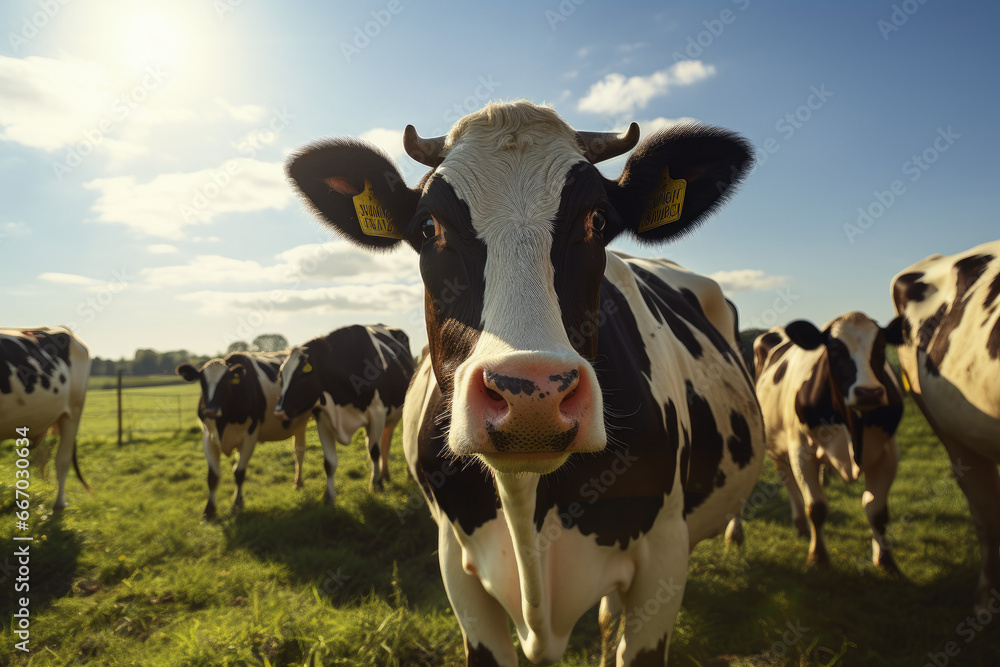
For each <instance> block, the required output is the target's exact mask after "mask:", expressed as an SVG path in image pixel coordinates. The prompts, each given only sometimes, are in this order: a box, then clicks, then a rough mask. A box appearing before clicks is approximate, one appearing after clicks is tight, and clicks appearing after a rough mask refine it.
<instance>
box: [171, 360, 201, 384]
mask: <svg viewBox="0 0 1000 667" xmlns="http://www.w3.org/2000/svg"><path fill="white" fill-rule="evenodd" d="M174 372H175V373H177V374H178V375H180V376H181V377H182V378H184V379H185V380H186V381H188V382H194V381H195V380H197V379H198V378H199V377H200V376H201V373H200V372H199V371H198V369H197V368H195V367H194V366H193V365H191V364H189V363H188V362H186V361H185V362H184V363H183V364H181V365H180V366H178V367H177V368H176V369H174Z"/></svg>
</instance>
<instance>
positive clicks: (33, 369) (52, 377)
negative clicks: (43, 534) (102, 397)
mask: <svg viewBox="0 0 1000 667" xmlns="http://www.w3.org/2000/svg"><path fill="white" fill-rule="evenodd" d="M89 378H90V353H89V352H88V350H87V346H86V345H84V344H83V343H82V342H81V341H80V339H79V338H77V337H76V336H74V335H73V332H72V331H70V330H69V329H67V328H66V327H40V328H38V329H6V328H4V329H0V440H6V439H7V438H17V439H20V438H27V439H28V440H29V441H30V442H31V446H32V447H35V446H37V445H38V443H39V442H41V440H42V438H44V437H45V433H46V432H47V431H48V430H49V428H50V427H52V426H55V427H56V429H57V430H58V432H59V449H58V451H57V453H56V480H57V481H58V483H59V491H58V493H57V494H56V502H55V506H54V509H55V510H57V511H58V510H61V509H63V508H64V507H66V475H67V473H69V464H70V463H71V462H72V463H73V469H74V470H75V471H76V476H77V477H78V478H79V480H80V482H81V483H82V484H83V486H84V487H85V488H86V489H87V491H88V492H89V491H90V487H89V486H87V483H86V482H84V481H83V476H82V475H81V474H80V466H79V465H78V464H77V462H76V434H77V431H78V430H79V428H80V416H81V415H82V414H83V403H84V401H85V400H86V398H87V380H88V379H89ZM47 460H48V452H47V451H45V450H44V449H43V450H40V452H39V461H38V463H39V467H41V468H42V470H43V472H44V467H45V463H46V461H47Z"/></svg>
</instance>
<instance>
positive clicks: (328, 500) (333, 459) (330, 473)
mask: <svg viewBox="0 0 1000 667" xmlns="http://www.w3.org/2000/svg"><path fill="white" fill-rule="evenodd" d="M316 430H317V431H318V432H319V441H320V444H322V445H323V468H324V469H325V470H326V493H325V494H323V504H324V505H333V504H334V502H336V500H337V489H336V487H335V486H334V484H333V478H334V474H335V473H336V472H337V431H336V429H334V428H333V425H332V424H331V423H330V420H329V419H328V418H327V417H326V415H322V416H320V418H319V419H318V420H317V423H316Z"/></svg>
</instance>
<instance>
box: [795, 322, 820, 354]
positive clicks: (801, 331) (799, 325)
mask: <svg viewBox="0 0 1000 667" xmlns="http://www.w3.org/2000/svg"><path fill="white" fill-rule="evenodd" d="M785 335H786V336H788V338H789V340H791V341H792V342H793V343H795V344H796V345H798V346H799V347H801V348H802V349H804V350H815V349H816V348H817V347H819V346H821V345H823V344H824V343H825V342H826V333H825V332H822V331H820V330H819V329H817V328H816V325H815V324H813V323H812V322H810V321H808V320H795V321H794V322H789V323H788V325H787V326H786V327H785Z"/></svg>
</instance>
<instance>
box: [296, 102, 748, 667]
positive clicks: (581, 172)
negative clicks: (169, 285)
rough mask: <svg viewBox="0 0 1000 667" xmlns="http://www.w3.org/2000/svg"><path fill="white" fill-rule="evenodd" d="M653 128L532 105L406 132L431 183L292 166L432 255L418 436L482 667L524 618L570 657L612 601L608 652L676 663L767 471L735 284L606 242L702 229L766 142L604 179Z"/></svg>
mask: <svg viewBox="0 0 1000 667" xmlns="http://www.w3.org/2000/svg"><path fill="white" fill-rule="evenodd" d="M637 140H638V126H637V125H636V124H632V126H631V127H630V128H629V130H628V132H627V133H626V134H625V135H624V136H617V135H614V134H607V133H584V132H576V131H574V130H573V129H572V128H571V127H570V126H569V125H567V124H566V122H565V121H564V120H562V118H560V117H559V116H558V115H557V114H556V112H555V111H554V110H552V109H550V108H547V107H541V106H536V105H534V104H532V103H530V102H525V101H519V102H514V103H509V104H491V105H488V106H487V107H486V108H484V109H482V110H481V111H478V112H476V113H473V114H470V115H468V116H466V117H464V118H462V119H461V120H459V121H458V122H457V123H456V124H455V126H454V127H453V128H452V129H451V131H450V132H449V134H448V135H447V136H446V137H439V138H435V139H422V138H420V137H418V136H417V134H416V132H415V130H414V129H413V127H412V126H409V127H407V128H406V132H405V134H404V145H405V147H406V149H407V152H408V153H409V154H410V155H411V156H412V157H414V158H415V159H417V160H419V161H421V162H423V163H424V164H426V165H428V166H430V167H431V168H432V171H431V172H430V173H429V174H427V176H425V177H424V179H423V180H422V181H421V184H420V185H419V186H418V187H417V188H415V189H409V188H407V187H405V186H404V184H403V181H402V179H401V177H400V176H399V173H398V171H397V170H396V168H395V166H393V164H392V163H391V162H390V161H389V160H388V159H387V158H386V157H385V156H384V155H383V154H382V153H380V152H379V151H378V150H377V149H375V148H373V147H371V146H369V145H368V144H365V143H363V142H360V141H357V140H354V139H342V140H334V141H330V142H324V143H318V144H314V145H312V146H309V147H307V148H306V149H304V150H303V151H302V152H301V153H299V154H298V155H296V156H295V157H294V158H293V160H292V161H291V163H290V164H289V167H288V170H289V174H290V176H291V177H292V179H293V180H294V181H295V184H296V185H297V186H298V188H299V190H300V191H301V192H302V194H303V195H304V196H305V197H306V198H307V199H308V200H309V201H310V202H311V204H312V205H313V207H314V208H315V210H316V212H317V213H318V214H319V215H320V216H321V218H322V219H323V220H325V221H326V222H327V223H328V224H330V225H332V226H333V227H335V228H336V229H338V230H339V231H340V233H341V234H343V235H344V236H346V237H347V238H348V239H351V240H353V241H354V242H356V243H358V244H360V245H363V246H368V247H376V248H386V247H390V246H392V245H394V244H396V243H398V241H397V240H395V239H393V238H385V237H379V236H369V235H367V232H365V231H364V230H363V228H362V226H361V222H360V221H359V217H358V213H359V212H360V214H361V215H362V216H363V217H365V218H367V220H366V228H367V229H368V230H369V231H375V232H382V231H384V230H386V229H388V231H389V233H390V235H395V236H398V237H400V238H401V239H402V240H403V241H404V242H405V244H407V245H409V246H410V247H412V248H413V249H414V250H415V251H417V252H418V253H419V255H420V271H421V275H422V278H423V282H424V286H425V299H424V303H425V319H426V325H427V335H428V339H429V343H430V355H429V357H428V358H426V359H424V361H423V362H422V364H421V368H420V370H419V372H418V375H417V377H416V378H415V379H414V383H413V385H412V387H411V389H410V391H409V393H408V396H407V399H406V406H405V408H404V418H403V419H404V421H403V423H404V427H403V431H404V443H405V449H406V454H407V459H408V462H409V465H410V467H411V470H412V472H413V474H414V476H415V477H416V478H417V480H418V481H419V482H420V485H421V487H422V489H423V491H424V493H425V495H426V496H427V499H428V501H429V504H430V505H431V507H432V512H433V514H434V517H435V518H436V520H437V522H438V526H439V543H438V553H439V560H440V566H441V573H442V578H443V579H444V584H445V588H446V589H447V592H448V596H449V599H450V601H451V604H452V607H453V608H454V610H455V615H456V617H457V619H458V621H459V624H460V625H461V627H462V631H463V633H464V636H465V643H466V652H467V660H468V664H470V665H473V664H475V665H484V664H489V665H516V664H517V655H516V653H515V649H514V646H513V644H512V642H511V638H510V632H509V620H513V622H514V625H515V626H516V628H517V632H518V636H519V637H520V640H521V646H522V648H523V650H524V652H525V654H526V655H527V657H528V658H529V659H530V660H532V661H535V662H538V661H554V660H558V659H559V658H560V656H561V655H562V654H563V652H564V650H565V647H566V644H567V641H568V639H569V636H570V633H571V631H572V629H573V626H574V624H575V623H576V621H577V620H578V619H579V617H580V616H581V614H583V613H584V612H585V611H586V610H587V609H589V608H591V607H592V606H593V605H594V604H595V603H597V602H598V601H601V615H600V619H601V623H602V629H603V633H604V635H605V650H606V653H605V659H606V660H611V661H614V657H613V656H614V655H615V654H617V662H618V664H620V665H637V664H661V665H662V664H663V663H664V661H665V659H666V655H667V650H668V644H669V640H670V636H671V633H672V631H673V625H674V620H675V617H676V614H677V611H678V609H679V607H680V604H681V598H682V595H683V590H684V584H685V580H686V577H687V563H688V553H689V551H690V549H691V547H692V545H693V544H695V543H696V542H698V541H699V540H701V539H704V538H706V537H709V536H711V535H714V534H717V533H719V532H720V531H722V530H723V529H724V528H725V524H726V521H727V515H729V516H731V515H733V514H735V513H737V512H738V511H739V508H740V506H741V503H742V500H743V499H744V498H745V497H747V496H748V495H749V493H750V490H751V488H752V487H753V484H754V483H755V481H756V479H757V477H758V474H759V472H760V468H761V464H762V460H763V425H762V419H761V415H760V408H759V407H758V405H757V399H756V397H755V396H754V392H753V383H752V380H751V378H750V377H749V374H748V373H747V371H746V368H745V366H744V365H743V362H742V360H741V359H740V356H739V354H738V353H737V352H736V345H737V343H736V340H735V339H734V332H735V322H734V319H733V315H734V313H733V311H732V310H731V309H730V307H729V304H728V303H727V302H726V300H725V298H724V297H723V295H722V292H721V291H720V289H719V287H718V285H716V284H715V283H714V282H713V281H711V280H709V279H707V278H704V277H700V276H696V275H695V274H692V273H690V272H687V271H684V270H683V269H680V268H679V267H677V266H676V265H674V264H671V263H669V262H664V261H658V260H640V259H635V258H629V257H625V256H620V255H618V254H616V253H612V252H609V251H608V250H607V248H606V246H607V245H608V243H610V242H611V241H612V240H613V239H614V238H615V237H617V236H619V235H622V237H623V238H626V237H631V238H634V239H639V240H640V241H645V242H647V243H660V242H664V241H667V240H668V239H672V238H674V237H677V236H680V235H682V234H683V233H684V232H686V231H690V230H691V229H693V228H694V226H696V225H697V224H698V223H699V222H700V221H701V220H703V219H704V218H705V217H706V216H707V215H708V214H710V213H711V212H712V211H713V210H714V208H715V207H716V205H717V204H718V203H719V202H720V201H722V200H723V199H725V197H726V196H727V195H728V194H730V193H731V191H732V186H733V185H734V184H735V183H736V182H737V181H738V180H740V178H742V176H743V174H744V173H745V170H746V169H747V168H748V166H749V165H750V163H751V161H752V158H751V153H750V149H749V147H748V146H747V144H746V143H745V142H744V141H743V140H742V139H740V138H739V137H737V136H735V135H733V134H731V133H729V132H727V131H724V130H720V129H716V128H710V127H705V126H685V127H679V128H674V129H670V130H667V131H664V132H660V133H658V134H655V135H653V136H652V137H651V138H650V139H648V140H647V141H645V142H644V143H643V144H642V145H641V146H640V147H639V148H638V149H637V150H636V152H635V153H633V155H632V156H631V158H630V159H629V161H628V163H627V164H626V166H625V170H624V172H623V173H622V175H621V177H620V178H618V179H617V180H609V179H606V178H604V177H602V176H601V174H600V173H599V172H598V170H597V168H596V167H595V166H594V163H596V162H599V161H600V160H603V159H608V158H611V157H614V156H616V155H620V154H622V153H625V152H627V151H628V150H629V149H631V148H632V147H633V146H634V145H635V143H636V141H637ZM682 179H683V182H682ZM681 189H683V192H681ZM682 196H683V199H682ZM352 197H355V199H354V200H353V201H352ZM373 201H374V202H375V207H374V208H372V202H373ZM373 220H374V222H375V223H378V222H379V221H382V222H383V223H384V222H385V221H388V222H389V223H390V224H373ZM659 223H663V224H659ZM640 225H643V226H644V228H645V227H648V228H649V229H648V231H639V229H640ZM456 459H458V460H456ZM653 607H655V609H653ZM636 608H641V609H644V610H645V611H643V612H642V613H643V614H644V615H643V616H642V620H641V622H635V621H638V619H637V618H636V617H635V614H631V612H632V611H633V610H634V609H636ZM622 611H624V612H626V614H629V616H627V617H626V623H625V628H624V634H623V636H622V639H621V641H620V643H617V645H616V642H615V640H616V638H617V628H618V626H619V624H620V621H621V619H622V613H621V612H622ZM647 612H648V613H647ZM629 618H631V619H632V621H629V620H628V619H629Z"/></svg>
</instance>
